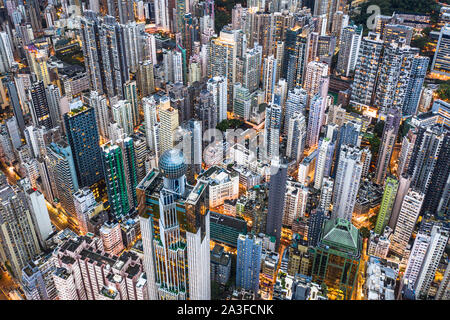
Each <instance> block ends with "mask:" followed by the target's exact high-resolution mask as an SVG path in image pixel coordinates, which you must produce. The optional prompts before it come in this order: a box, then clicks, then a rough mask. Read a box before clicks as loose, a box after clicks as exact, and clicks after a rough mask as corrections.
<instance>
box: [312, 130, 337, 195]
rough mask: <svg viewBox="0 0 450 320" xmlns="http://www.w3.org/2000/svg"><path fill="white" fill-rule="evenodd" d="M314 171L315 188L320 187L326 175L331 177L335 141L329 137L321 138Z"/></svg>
mask: <svg viewBox="0 0 450 320" xmlns="http://www.w3.org/2000/svg"><path fill="white" fill-rule="evenodd" d="M318 151H319V152H318V153H317V159H316V168H315V171H314V188H316V189H320V188H321V187H322V181H323V178H324V177H329V176H330V172H331V164H332V163H333V155H334V143H333V142H332V141H331V140H330V139H329V138H324V139H321V140H320V142H319V147H318Z"/></svg>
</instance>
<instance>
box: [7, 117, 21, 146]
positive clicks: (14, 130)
mask: <svg viewBox="0 0 450 320" xmlns="http://www.w3.org/2000/svg"><path fill="white" fill-rule="evenodd" d="M5 125H6V129H7V130H8V134H9V138H10V139H11V143H12V146H13V147H14V149H15V150H17V149H18V148H19V147H20V146H21V145H22V138H21V136H20V132H19V127H18V126H17V121H16V118H14V117H11V118H8V119H6V121H5Z"/></svg>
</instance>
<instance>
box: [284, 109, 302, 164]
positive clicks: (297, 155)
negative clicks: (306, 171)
mask: <svg viewBox="0 0 450 320" xmlns="http://www.w3.org/2000/svg"><path fill="white" fill-rule="evenodd" d="M306 132H307V130H306V120H305V116H304V115H303V114H302V113H299V112H295V113H294V114H293V115H292V117H291V118H290V119H289V125H288V135H287V137H288V140H287V147H286V157H288V158H289V159H295V161H296V162H300V161H301V160H302V158H303V151H304V150H305V146H306Z"/></svg>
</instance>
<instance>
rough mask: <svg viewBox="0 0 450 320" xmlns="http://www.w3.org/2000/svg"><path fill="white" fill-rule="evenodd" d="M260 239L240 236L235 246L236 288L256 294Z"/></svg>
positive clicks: (260, 250)
mask: <svg viewBox="0 0 450 320" xmlns="http://www.w3.org/2000/svg"><path fill="white" fill-rule="evenodd" d="M261 252H262V243H261V239H260V238H257V237H255V236H253V235H251V234H247V235H243V234H240V235H239V237H238V244H237V258H236V287H238V288H243V289H246V290H253V291H254V292H257V291H258V289H259V273H260V269H261Z"/></svg>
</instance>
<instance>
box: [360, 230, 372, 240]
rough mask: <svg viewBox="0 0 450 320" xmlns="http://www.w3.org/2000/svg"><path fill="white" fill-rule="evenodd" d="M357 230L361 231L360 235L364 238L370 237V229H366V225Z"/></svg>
mask: <svg viewBox="0 0 450 320" xmlns="http://www.w3.org/2000/svg"><path fill="white" fill-rule="evenodd" d="M359 231H360V232H361V236H362V237H363V238H364V239H367V238H369V237H370V231H369V229H367V228H366V227H362V228H361V229H359Z"/></svg>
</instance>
